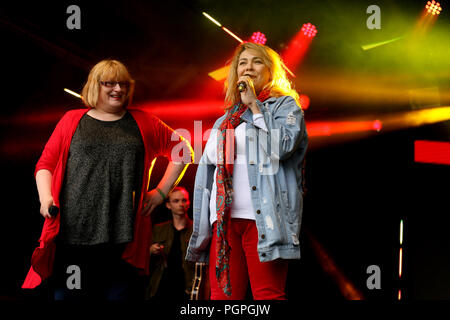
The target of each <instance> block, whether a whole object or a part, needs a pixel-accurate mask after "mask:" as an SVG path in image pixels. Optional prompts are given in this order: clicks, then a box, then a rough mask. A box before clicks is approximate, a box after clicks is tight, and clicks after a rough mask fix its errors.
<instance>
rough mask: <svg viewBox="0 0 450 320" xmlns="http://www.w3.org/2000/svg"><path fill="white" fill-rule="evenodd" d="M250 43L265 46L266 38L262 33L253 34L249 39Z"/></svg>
mask: <svg viewBox="0 0 450 320" xmlns="http://www.w3.org/2000/svg"><path fill="white" fill-rule="evenodd" d="M250 39H251V42H253V43H259V44H266V41H267V39H266V36H265V35H264V33H262V32H259V31H257V32H253V35H252V37H251V38H250Z"/></svg>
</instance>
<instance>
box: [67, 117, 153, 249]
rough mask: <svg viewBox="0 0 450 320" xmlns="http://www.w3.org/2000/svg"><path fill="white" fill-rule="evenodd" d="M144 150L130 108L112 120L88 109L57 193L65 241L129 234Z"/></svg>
mask: <svg viewBox="0 0 450 320" xmlns="http://www.w3.org/2000/svg"><path fill="white" fill-rule="evenodd" d="M144 154H145V150H144V143H143V141H142V137H141V133H140V131H139V127H138V125H137V123H136V121H135V120H134V119H133V117H132V116H131V114H130V113H128V112H127V113H126V114H125V115H124V116H123V117H122V118H121V119H119V120H116V121H101V120H97V119H94V118H92V117H91V116H89V115H88V114H85V115H84V116H83V117H82V118H81V120H80V123H79V124H78V127H77V129H76V131H75V134H74V136H73V138H72V141H71V144H70V149H69V155H68V160H67V165H66V172H65V177H64V183H63V186H62V189H61V196H60V204H61V230H60V238H61V240H62V241H63V242H64V243H67V244H77V245H92V244H100V243H107V242H109V243H124V242H130V241H132V240H133V224H134V214H135V210H134V209H135V208H136V209H137V200H138V199H139V194H140V190H141V186H142V176H143V167H144ZM134 192H135V194H134ZM133 198H135V199H136V203H134V199H133Z"/></svg>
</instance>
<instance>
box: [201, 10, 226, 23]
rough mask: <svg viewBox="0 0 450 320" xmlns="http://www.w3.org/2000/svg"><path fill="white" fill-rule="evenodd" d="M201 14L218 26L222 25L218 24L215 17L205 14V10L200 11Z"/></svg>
mask: <svg viewBox="0 0 450 320" xmlns="http://www.w3.org/2000/svg"><path fill="white" fill-rule="evenodd" d="M202 14H203V15H204V16H205V17H206V18H208V19H209V20H211V21H212V22H213V23H215V24H216V25H218V26H219V27H222V25H221V24H220V22H219V21H217V20H216V19H214V18H213V17H211V16H210V15H209V14H207V13H206V12H202Z"/></svg>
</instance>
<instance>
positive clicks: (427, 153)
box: [414, 140, 450, 165]
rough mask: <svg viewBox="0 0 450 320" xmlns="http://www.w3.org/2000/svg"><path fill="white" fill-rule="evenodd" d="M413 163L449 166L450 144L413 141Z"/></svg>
mask: <svg viewBox="0 0 450 320" xmlns="http://www.w3.org/2000/svg"><path fill="white" fill-rule="evenodd" d="M414 161H415V162H422V163H434V164H446V165H450V142H442V141H426V140H416V141H414Z"/></svg>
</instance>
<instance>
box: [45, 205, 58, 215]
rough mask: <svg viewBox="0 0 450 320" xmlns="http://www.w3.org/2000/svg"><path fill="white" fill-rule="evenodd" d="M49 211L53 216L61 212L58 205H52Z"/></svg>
mask: <svg viewBox="0 0 450 320" xmlns="http://www.w3.org/2000/svg"><path fill="white" fill-rule="evenodd" d="M48 213H50V215H51V216H52V217H56V216H57V215H58V213H59V208H58V207H57V206H51V207H50V208H48Z"/></svg>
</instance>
